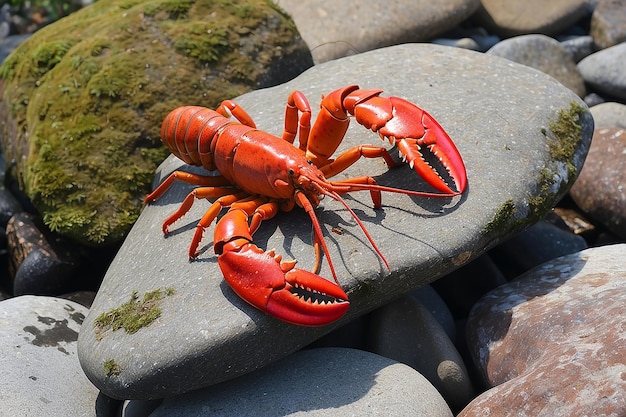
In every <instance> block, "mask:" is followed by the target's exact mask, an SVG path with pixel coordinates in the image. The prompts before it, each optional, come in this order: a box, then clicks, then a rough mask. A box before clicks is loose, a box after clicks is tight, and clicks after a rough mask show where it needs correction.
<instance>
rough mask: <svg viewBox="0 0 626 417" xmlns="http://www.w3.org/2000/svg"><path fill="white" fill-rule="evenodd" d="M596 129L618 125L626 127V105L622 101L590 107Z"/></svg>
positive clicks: (618, 126) (622, 127)
mask: <svg viewBox="0 0 626 417" xmlns="http://www.w3.org/2000/svg"><path fill="white" fill-rule="evenodd" d="M589 110H590V111H591V115H592V116H593V121H594V124H595V128H596V129H600V128H607V127H608V128H611V127H617V128H620V129H626V105H624V104H622V103H614V102H608V103H602V104H598V105H597V106H593V107H591V108H590V109H589Z"/></svg>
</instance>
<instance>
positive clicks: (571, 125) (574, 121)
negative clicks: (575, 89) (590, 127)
mask: <svg viewBox="0 0 626 417" xmlns="http://www.w3.org/2000/svg"><path fill="white" fill-rule="evenodd" d="M587 112H588V110H587V109H585V108H584V107H582V106H581V105H580V104H578V103H576V102H572V103H570V107H569V109H568V110H562V109H561V110H560V111H559V117H558V119H557V120H556V121H554V122H552V123H550V130H551V131H552V133H553V134H554V136H555V139H553V140H550V141H549V142H548V146H549V149H550V156H551V157H552V159H553V160H555V161H559V162H563V163H565V164H567V171H568V175H569V177H570V178H574V177H575V176H576V167H575V166H574V163H573V161H572V159H573V158H574V154H575V153H576V150H577V149H578V148H579V147H580V144H581V142H582V139H583V138H582V134H581V133H582V119H583V115H584V114H585V113H587Z"/></svg>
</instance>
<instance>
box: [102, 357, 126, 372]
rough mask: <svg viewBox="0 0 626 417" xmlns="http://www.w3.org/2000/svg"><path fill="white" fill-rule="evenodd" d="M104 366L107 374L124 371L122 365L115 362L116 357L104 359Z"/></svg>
mask: <svg viewBox="0 0 626 417" xmlns="http://www.w3.org/2000/svg"><path fill="white" fill-rule="evenodd" d="M102 366H103V367H104V373H105V375H106V376H118V375H119V374H121V373H122V370H123V369H122V367H121V366H120V365H118V364H117V362H115V360H114V359H109V360H108V361H104V363H103V364H102Z"/></svg>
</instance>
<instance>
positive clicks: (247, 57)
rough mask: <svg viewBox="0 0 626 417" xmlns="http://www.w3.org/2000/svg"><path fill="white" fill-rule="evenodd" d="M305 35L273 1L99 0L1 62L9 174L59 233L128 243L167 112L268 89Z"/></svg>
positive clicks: (159, 150) (93, 241)
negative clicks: (275, 65)
mask: <svg viewBox="0 0 626 417" xmlns="http://www.w3.org/2000/svg"><path fill="white" fill-rule="evenodd" d="M297 37H298V34H297V31H296V30H295V26H294V25H293V22H291V21H288V20H287V19H286V18H285V17H284V16H283V15H282V14H280V13H278V12H276V10H275V5H274V4H273V3H272V2H271V1H268V0H232V1H231V0H195V1H193V0H147V1H140V0H99V1H98V2H95V3H94V4H93V5H91V6H89V7H86V8H84V9H82V10H80V11H79V12H77V13H75V14H73V15H71V16H69V17H67V18H65V19H63V20H62V21H59V22H57V23H55V24H52V25H49V26H47V27H45V28H43V29H41V30H39V31H38V32H37V33H35V34H34V35H33V36H32V37H31V38H29V39H28V40H26V41H25V42H24V43H23V44H22V45H20V47H19V48H18V49H17V50H15V51H14V52H13V53H12V54H11V55H10V56H9V57H8V58H7V59H6V60H5V61H4V62H3V64H2V65H0V77H1V78H2V84H3V85H4V95H3V97H2V99H3V103H4V105H5V107H6V108H7V110H8V112H9V113H10V114H11V119H12V120H11V123H16V129H15V131H16V132H17V136H16V135H8V134H5V135H2V137H1V140H2V142H3V143H2V145H3V151H4V153H5V157H6V159H7V160H14V161H15V164H13V165H12V170H13V172H12V174H13V175H14V176H15V177H16V178H17V179H18V181H19V183H20V187H21V188H22V189H23V191H24V192H25V193H26V195H27V196H28V197H29V198H30V199H31V201H32V202H33V204H34V205H35V207H36V208H37V209H38V211H39V212H40V213H42V216H43V219H44V221H45V223H46V225H48V226H49V227H50V228H51V229H52V230H54V231H56V232H58V233H60V234H63V235H65V236H68V237H70V238H74V239H76V240H78V241H79V242H81V243H83V244H89V245H106V244H110V243H114V242H116V241H119V240H120V239H122V238H123V237H124V236H125V234H126V233H127V232H128V230H129V229H130V226H131V225H132V224H133V222H134V221H135V220H136V219H137V217H138V215H139V213H140V211H141V208H142V202H143V197H144V195H145V194H146V193H148V192H149V191H150V186H151V182H152V177H153V175H154V170H155V169H156V167H157V165H158V164H159V163H160V162H161V161H162V160H163V159H165V158H166V157H167V155H168V151H167V150H166V149H165V147H164V146H163V145H162V144H161V141H160V125H161V122H162V120H163V118H164V117H165V116H166V115H167V114H168V113H169V111H171V110H172V109H174V108H175V107H178V106H181V105H202V106H205V107H216V106H217V105H218V104H219V103H220V102H221V101H222V100H224V99H226V98H232V97H234V96H237V95H240V94H243V93H245V92H247V91H249V90H251V89H253V88H258V87H261V86H262V82H263V77H265V76H266V75H267V70H268V67H269V65H270V64H271V63H272V62H274V61H276V60H277V59H279V58H280V57H281V56H284V55H285V54H294V51H299V48H300V47H302V50H305V45H304V44H303V43H302V44H299V45H301V46H295V43H294V39H297ZM305 65H306V64H305ZM303 69H304V68H303ZM294 75H295V74H294ZM5 129H6V127H5Z"/></svg>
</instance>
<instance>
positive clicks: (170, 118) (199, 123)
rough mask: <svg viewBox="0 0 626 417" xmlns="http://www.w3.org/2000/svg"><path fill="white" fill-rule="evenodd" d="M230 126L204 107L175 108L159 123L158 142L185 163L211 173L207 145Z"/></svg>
mask: <svg viewBox="0 0 626 417" xmlns="http://www.w3.org/2000/svg"><path fill="white" fill-rule="evenodd" d="M230 123H234V122H233V121H232V120H230V119H228V118H226V117H224V116H222V115H221V114H219V113H218V112H216V111H215V110H211V109H208V108H206V107H199V106H183V107H178V108H177V109H174V110H173V111H172V112H171V113H170V114H168V115H167V117H166V118H165V119H164V120H163V124H162V125H161V139H162V140H163V143H164V144H165V145H166V146H167V147H168V148H169V150H170V152H172V153H173V154H174V155H176V156H177V157H178V158H180V159H181V160H183V161H184V162H185V163H187V164H189V165H197V166H203V167H204V168H206V169H208V170H214V169H215V163H214V162H213V153H212V152H211V149H212V148H214V147H212V146H211V144H212V142H213V141H214V140H216V136H217V134H218V133H219V132H220V131H221V130H222V129H223V127H224V126H226V125H228V124H230Z"/></svg>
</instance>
